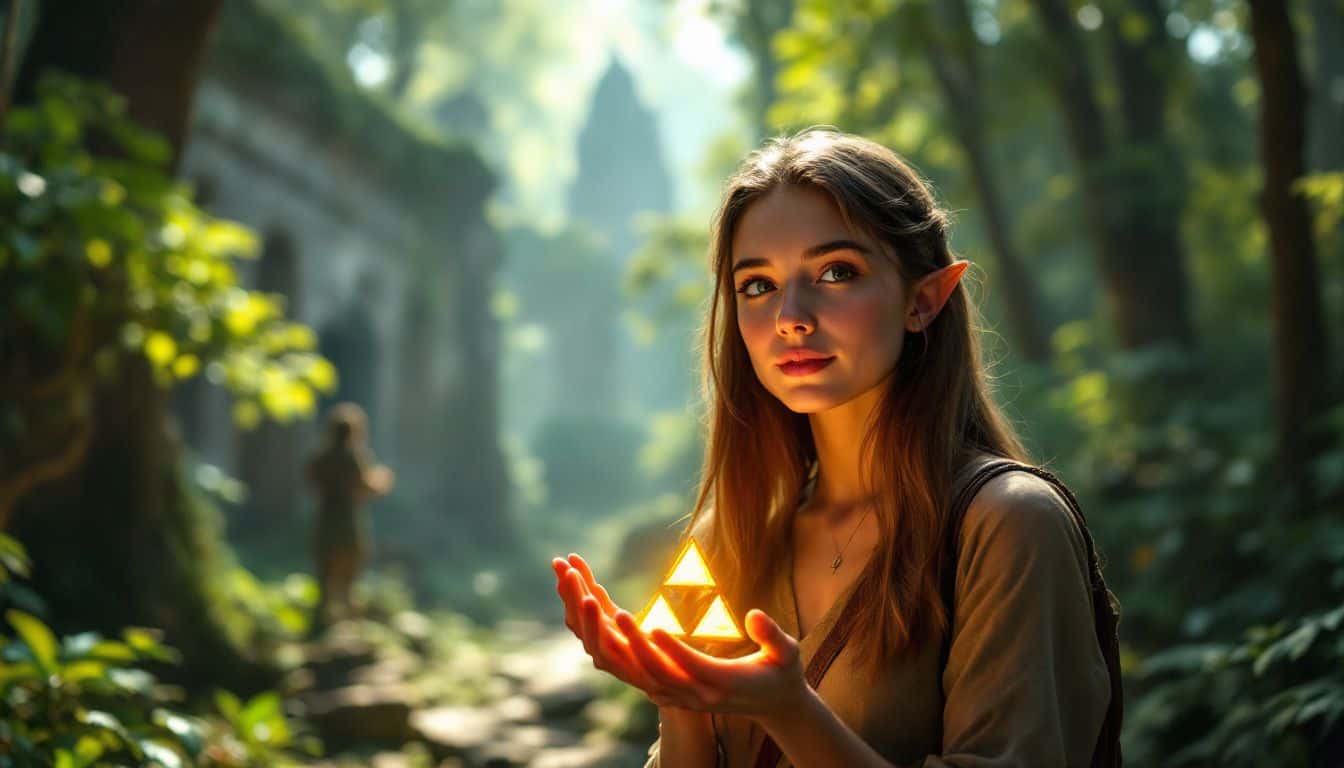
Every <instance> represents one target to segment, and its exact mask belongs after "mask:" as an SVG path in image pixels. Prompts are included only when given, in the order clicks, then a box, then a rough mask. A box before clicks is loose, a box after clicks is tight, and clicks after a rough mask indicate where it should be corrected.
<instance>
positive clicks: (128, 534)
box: [14, 0, 262, 689]
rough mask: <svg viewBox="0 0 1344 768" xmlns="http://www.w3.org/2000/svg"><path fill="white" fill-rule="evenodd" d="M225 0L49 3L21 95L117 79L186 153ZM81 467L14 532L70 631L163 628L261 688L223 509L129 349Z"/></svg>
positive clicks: (191, 677)
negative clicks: (186, 459) (228, 562)
mask: <svg viewBox="0 0 1344 768" xmlns="http://www.w3.org/2000/svg"><path fill="white" fill-rule="evenodd" d="M220 3H221V0H192V1H191V2H179V1H177V0H134V1H132V2H125V1H119V0H68V1H66V2H60V3H55V2H49V3H44V4H42V7H41V16H40V18H39V19H38V22H37V26H36V28H35V30H34V33H33V38H32V41H31V44H30V45H29V48H28V52H27V55H26V57H25V60H24V62H23V65H22V68H21V70H20V75H19V79H18V82H17V87H16V98H17V100H18V101H20V102H22V101H28V100H31V98H32V97H33V95H34V91H35V87H36V83H37V81H38V78H39V77H40V76H41V75H42V74H43V73H45V72H46V71H48V70H60V71H63V72H66V73H68V74H73V75H76V76H79V77H82V78H85V79H91V80H96V81H100V82H102V83H105V84H107V85H109V86H110V87H112V88H113V89H114V90H115V91H117V92H118V93H120V94H121V95H122V96H123V97H125V98H126V101H127V112H128V114H129V115H130V116H131V117H132V118H133V119H135V120H136V121H138V122H139V123H140V124H142V125H145V126H147V127H149V128H151V129H153V130H155V131H157V132H159V133H160V134H162V135H163V136H164V137H166V138H167V140H168V141H169V142H170V144H171V148H172V151H173V158H174V167H175V166H176V159H177V158H180V156H181V153H182V149H183V146H184V143H185V141H186V136H187V130H188V127H189V123H190V107H191V98H192V93H193V91H194V89H195V86H196V81H197V78H198V75H199V70H200V63H201V59H202V53H203V49H204V46H205V42H206V39H207V36H208V34H209V32H210V29H211V27H212V25H213V22H214V19H215V16H216V13H217V11H218V10H219V8H220ZM91 424H92V436H91V440H90V444H89V447H88V449H87V452H86V456H85V459H84V461H83V462H82V465H81V466H80V467H79V468H78V469H77V470H76V471H75V472H74V473H73V474H72V475H70V476H69V477H67V478H66V479H64V480H63V481H61V482H57V483H52V484H50V485H49V486H47V487H44V488H42V489H39V490H38V491H36V492H34V493H32V494H30V495H29V496H27V497H26V498H24V499H22V500H21V501H20V502H19V504H18V508H17V510H16V514H15V519H14V529H15V533H16V535H17V536H18V538H19V539H20V540H21V541H23V542H24V543H25V544H26V545H27V546H28V548H29V550H30V552H31V553H32V555H33V560H34V566H35V567H34V581H35V586H36V587H37V588H38V590H39V592H40V593H41V594H43V596H44V597H45V598H46V599H47V602H48V605H49V607H50V609H51V616H50V618H51V620H52V623H53V624H54V625H55V626H56V627H57V628H58V629H59V630H61V631H76V630H85V629H97V630H102V631H116V630H117V629H119V628H120V627H121V626H123V625H126V624H142V625H150V626H157V627H161V628H163V629H165V630H166V632H167V639H168V640H169V642H171V643H173V644H174V645H176V646H177V647H178V648H179V649H181V651H182V652H183V655H184V658H185V664H184V667H183V668H182V670H181V675H182V676H183V678H184V679H185V680H187V681H191V682H206V681H214V682H218V681H220V680H223V679H225V678H228V679H229V682H230V684H231V686H235V685H236V686H238V687H240V688H244V689H246V688H249V687H255V686H256V685H258V684H259V683H260V682H262V681H261V679H260V678H258V677H257V676H256V675H257V673H258V672H259V668H258V667H256V666H255V665H252V664H250V663H248V662H247V661H246V660H245V659H244V658H243V657H242V656H241V655H240V654H239V652H238V650H237V649H235V648H233V647H232V646H231V645H230V643H229V641H228V639H227V634H226V632H225V631H224V629H223V627H222V626H221V625H220V624H219V618H218V616H217V612H216V609H217V604H216V603H215V602H214V598H212V597H211V596H210V594H211V592H212V591H213V590H212V589H211V588H210V586H209V585H208V584H207V580H208V578H209V577H210V576H214V575H217V574H216V573H213V572H212V570H211V566H212V565H214V564H215V561H214V558H213V556H212V554H213V553H214V552H215V551H216V549H217V548H218V547H219V546H221V542H220V541H219V540H218V536H219V534H218V531H217V530H214V528H215V527H217V526H216V525H215V523H214V522H213V521H212V520H211V519H210V514H211V513H212V510H209V509H208V508H206V507H203V506H202V503H201V501H200V499H199V498H198V497H196V495H195V494H194V492H193V490H192V489H191V487H190V484H189V483H188V482H187V481H186V480H185V478H183V477H182V473H181V464H180V456H179V453H180V448H179V444H178V441H177V438H176V435H175V434H174V433H173V430H172V428H171V425H170V423H169V420H168V409H167V393H166V391H164V390H163V389H162V388H160V387H159V386H158V385H157V384H156V383H155V381H154V378H153V376H152V372H151V370H150V368H149V365H148V363H147V361H146V360H145V359H144V358H143V356H140V355H139V354H134V353H127V354H124V355H122V356H121V358H120V359H119V363H118V365H117V366H116V371H115V373H114V374H113V375H112V376H110V377H108V378H107V379H105V380H103V381H101V382H99V383H98V384H97V385H96V387H95V391H94V393H93V406H92V416H91Z"/></svg>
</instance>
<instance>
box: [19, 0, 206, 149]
mask: <svg viewBox="0 0 1344 768" xmlns="http://www.w3.org/2000/svg"><path fill="white" fill-rule="evenodd" d="M221 2H222V0H190V2H182V1H181V0H126V1H125V2H112V1H110V0H64V1H63V2H57V3H53V2H48V3H43V4H42V6H41V9H40V10H41V14H40V16H39V17H38V21H37V28H36V29H35V30H34V32H33V39H32V42H31V43H30V44H29V46H28V51H27V55H26V56H25V57H24V61H23V67H22V68H21V70H20V72H19V79H18V82H17V84H16V88H15V97H16V99H17V100H19V101H31V99H32V97H33V92H34V88H35V87H36V85H37V80H38V78H39V77H40V76H41V75H42V74H43V73H44V72H46V71H47V70H48V69H57V70H60V71H63V72H66V73H68V74H72V75H77V76H80V77H85V78H90V79H94V80H99V81H102V82H104V83H106V84H107V85H109V86H111V87H112V89H113V90H115V91H117V92H118V93H120V94H121V95H122V96H125V97H126V101H127V104H126V106H127V111H128V113H129V115H130V117H131V118H132V119H134V120H135V121H137V122H139V123H140V124H141V125H143V126H145V127H147V128H150V129H151V130H154V131H157V132H158V133H159V134H161V135H162V136H163V137H164V138H166V139H167V140H168V142H169V144H171V145H172V147H173V156H174V164H173V167H174V168H176V167H177V165H176V161H177V158H178V157H179V156H180V155H181V151H182V148H183V146H184V145H185V143H186V139H187V130H188V128H189V126H190V123H191V98H192V94H193V93H194V92H195V90H196V82H197V80H198V79H199V77H200V69H201V61H202V59H203V56H204V53H205V43H206V39H207V37H208V35H209V33H210V29H211V28H212V27H213V26H214V21H215V17H216V16H217V15H218V12H219V8H220V3H221Z"/></svg>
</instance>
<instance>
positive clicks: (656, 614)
mask: <svg viewBox="0 0 1344 768" xmlns="http://www.w3.org/2000/svg"><path fill="white" fill-rule="evenodd" d="M655 629H661V630H663V631H664V632H666V633H668V634H669V635H684V634H686V630H684V629H682V628H681V622H680V621H677V616H676V614H674V613H672V606H670V605H668V604H667V601H666V600H664V599H663V596H662V595H659V596H658V597H657V598H656V599H655V600H654V601H653V605H652V606H650V607H649V612H648V613H647V614H645V616H644V621H641V622H640V623H639V631H641V632H644V633H646V634H647V633H650V632H652V631H653V630H655Z"/></svg>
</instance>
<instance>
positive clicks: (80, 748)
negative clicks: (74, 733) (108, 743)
mask: <svg viewBox="0 0 1344 768" xmlns="http://www.w3.org/2000/svg"><path fill="white" fill-rule="evenodd" d="M104 751H105V748H104V747H103V742H101V741H99V740H98V739H96V738H94V737H92V736H81V737H80V738H79V741H77V742H75V757H76V758H78V764H79V765H80V766H86V765H92V764H93V763H94V762H95V761H97V760H98V758H100V757H102V756H103V752H104Z"/></svg>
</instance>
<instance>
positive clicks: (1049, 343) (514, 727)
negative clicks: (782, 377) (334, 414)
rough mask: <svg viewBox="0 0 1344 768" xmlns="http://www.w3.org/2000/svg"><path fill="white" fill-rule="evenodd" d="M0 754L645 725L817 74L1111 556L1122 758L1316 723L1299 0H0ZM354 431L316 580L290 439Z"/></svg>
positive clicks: (1343, 64)
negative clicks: (752, 213)
mask: <svg viewBox="0 0 1344 768" xmlns="http://www.w3.org/2000/svg"><path fill="white" fill-rule="evenodd" d="M0 6H2V8H0V18H3V20H4V30H5V36H4V38H3V39H4V45H3V51H4V54H3V60H0V86H2V87H3V95H0V121H2V122H0V223H2V224H0V531H3V534H0V604H2V607H3V609H4V614H5V621H4V622H3V624H0V766H30V765H32V766H67V765H68V766H83V765H94V764H118V765H140V764H159V765H164V766H174V765H190V764H196V765H300V764H301V765H316V764H324V765H346V764H354V765H364V764H373V765H381V766H385V767H387V766H397V765H438V764H446V765H471V766H475V765H540V766H548V765H549V766H570V765H573V766H579V765H585V766H596V765H639V764H642V757H641V756H642V754H643V750H644V748H645V747H646V746H647V744H648V743H649V742H650V741H652V739H653V738H654V736H655V735H656V713H655V712H653V710H652V709H651V707H650V705H648V703H647V702H644V701H642V699H641V697H640V696H638V694H635V693H633V692H632V691H629V690H623V689H622V687H621V686H620V685H618V684H614V683H612V682H611V681H610V680H609V679H604V678H602V677H601V676H599V675H596V674H595V673H594V672H593V671H592V670H591V669H586V668H585V667H588V662H587V660H586V657H584V656H583V654H582V651H581V649H578V648H577V643H576V642H575V641H573V639H572V638H570V637H568V636H567V634H566V633H565V632H564V630H563V627H561V626H560V622H561V618H562V617H561V613H560V606H559V602H558V600H556V599H555V596H554V592H553V589H552V586H553V577H552V574H551V572H550V568H549V565H548V562H549V559H550V557H551V556H552V555H556V554H564V553H567V552H571V551H578V552H582V553H584V554H585V556H587V557H588V558H589V560H590V561H591V562H594V563H595V565H596V567H597V569H598V576H599V578H601V579H603V580H604V581H607V582H609V583H610V584H611V585H612V586H613V589H614V592H615V594H616V596H617V598H618V601H619V602H621V603H622V604H624V605H626V606H627V607H629V608H631V609H638V608H639V607H641V605H642V604H643V601H644V600H645V598H646V596H647V595H648V594H649V589H650V587H651V585H652V580H653V579H654V578H656V576H655V574H656V572H658V571H659V570H660V569H661V568H662V566H663V565H665V564H666V561H667V560H668V558H670V556H671V555H672V551H671V550H672V547H673V546H674V544H675V539H676V535H677V533H678V529H679V523H680V521H681V519H682V517H683V516H684V515H685V514H686V513H687V511H688V510H689V505H690V503H691V501H692V492H693V490H694V488H695V486H696V481H697V475H698V471H699V461H700V452H701V448H702V435H701V418H702V416H703V410H702V407H701V401H700V391H699V380H698V374H697V365H698V360H699V358H698V352H697V350H696V348H695V344H696V336H695V334H696V330H697V328H698V324H699V323H700V320H701V317H702V313H703V308H704V302H705V300H706V298H707V295H708V288H709V284H710V283H709V279H708V275H707V271H706V267H705V251H706V247H707V236H708V229H709V218H710V215H711V214H712V212H713V208H714V205H715V203H716V202H717V196H718V191H719V188H720V185H721V184H722V182H723V180H724V179H725V178H726V176H727V175H728V174H729V173H730V172H731V170H732V168H733V167H734V166H735V164H736V162H737V161H738V160H739V159H740V158H741V156H742V155H743V154H744V153H745V152H746V151H748V150H749V149H750V148H751V147H753V146H755V145H756V144H757V143H758V142H759V141H760V140H761V139H763V138H764V137H767V136H771V135H776V134H778V133H781V132H788V131H793V130H796V129H799V128H802V127H806V126H809V125H814V124H832V125H836V126H839V127H840V128H842V129H844V130H848V131H852V132H856V133H861V134H863V135H866V136H869V137H871V138H873V139H876V140H878V141H881V142H883V143H885V144H887V145H888V146H890V147H892V148H893V149H895V150H897V151H898V152H900V153H902V154H903V155H904V156H906V157H907V158H909V159H910V160H911V162H913V163H914V164H915V165H916V166H917V167H918V168H919V169H920V171H921V172H922V173H923V174H925V175H926V176H927V178H929V180H930V181H931V182H932V183H933V185H934V186H935V188H936V190H937V191H938V194H939V196H940V198H941V199H942V200H943V201H945V203H946V204H947V205H948V206H949V207H950V208H951V209H952V210H953V211H954V212H955V213H956V219H957V224H956V226H955V228H954V235H953V237H954V243H953V245H954V248H955V250H956V251H957V253H958V254H959V255H961V256H962V257H964V258H968V259H970V260H971V261H972V262H973V263H974V265H975V269H974V270H973V272H972V275H971V277H972V278H973V279H972V280H971V281H969V282H970V286H971V289H972V291H973V293H974V294H975V296H976V298H977V300H978V301H979V303H980V305H981V307H982V309H983V311H984V313H985V319H986V327H985V329H984V332H985V341H986V345H987V349H988V352H989V355H990V357H991V359H992V361H993V372H994V376H995V383H996V391H997V396H998V397H999V399H1000V402H1001V403H1002V404H1003V405H1004V407H1005V408H1006V409H1007V410H1008V412H1009V413H1010V414H1011V415H1012V417H1013V418H1014V419H1015V421H1016V422H1017V423H1018V425H1019V426H1020V428H1021V430H1022V432H1023V433H1024V435H1025V436H1026V438H1027V440H1028V442H1029V444H1030V446H1031V449H1032V451H1033V453H1034V455H1035V457H1036V458H1037V459H1038V460H1039V461H1040V462H1041V463H1043V464H1045V465H1046V466H1048V467H1050V468H1052V469H1053V470H1055V471H1056V472H1057V473H1059V474H1060V475H1061V476H1062V477H1063V478H1064V479H1065V480H1066V481H1067V482H1068V483H1069V484H1070V485H1071V487H1073V488H1074V489H1075V491H1076V492H1077V493H1078V495H1079V496H1080V498H1081V499H1082V501H1083V507H1084V511H1085V512H1086V513H1087V515H1088V517H1089V522H1090V526H1091V527H1092V529H1093V532H1094V536H1095V537H1096V539H1097V541H1098V546H1099V549H1100V551H1101V553H1102V555H1103V558H1104V560H1105V563H1106V566H1105V572H1106V576H1107V579H1108V581H1109V583H1110V585H1111V587H1112V589H1113V590H1114V591H1115V592H1116V593H1117V595H1118V596H1119V598H1120V601H1121V603H1122V605H1123V619H1122V623H1121V641H1122V647H1123V652H1124V672H1125V685H1126V709H1127V717H1126V722H1125V732H1124V741H1125V753H1126V757H1127V758H1128V760H1129V762H1130V763H1131V764H1133V765H1172V766H1184V765H1220V766H1230V765H1269V764H1272V765H1281V766H1299V765H1300V766H1307V765H1313V766H1315V765H1322V766H1324V765H1340V764H1344V722H1341V719H1340V716H1341V714H1344V672H1342V671H1341V670H1344V627H1341V623H1344V523H1342V522H1341V519H1344V440H1341V437H1342V436H1344V398H1342V397H1341V393H1342V392H1344V376H1342V375H1341V366H1342V365H1344V363H1342V362H1341V360H1342V359H1344V354H1342V353H1344V349H1341V334H1340V333H1339V330H1338V329H1339V328H1341V327H1344V322H1341V321H1344V233H1342V232H1341V220H1342V219H1344V2H1341V1H1340V0H1291V1H1289V2H1274V1H1272V0H1263V1H1261V0H1255V1H1254V2H1241V1H1240V0H1185V1H1182V2H1178V1H1177V0H831V1H822V0H770V1H761V0H575V1H574V2H568V3H543V2H538V1H537V0H503V1H502V2H486V1H485V0H290V1H289V2H281V1H280V0H230V1H229V2H223V1H222V0H192V2H184V3H171V4H165V3H156V2H152V1H151V0H130V1H129V2H127V1H123V2H111V1H110V0H80V1H79V2H74V1H73V0H70V1H67V2H54V0H6V2H4V3H3V4H0ZM338 401H352V402H356V403H358V404H360V405H361V406H363V407H364V409H365V410H366V411H367V412H368V414H369V418H370V438H371V439H370V442H371V447H372V449H373V451H374V452H375V453H376V454H377V455H378V457H379V459H380V460H382V461H384V462H386V463H387V464H389V465H390V466H392V467H393V468H394V469H396V471H397V473H398V483H397V486H396V489H395V491H394V492H393V493H392V494H391V495H390V496H388V497H386V498H384V499H380V500H377V501H374V502H372V503H371V504H370V512H371V519H372V525H373V553H372V561H371V563H370V564H369V568H368V569H367V570H366V572H365V573H364V576H363V578H362V579H361V582H360V584H359V598H360V602H361V603H362V605H363V610H362V616H361V617H360V618H359V619H357V620H352V621H347V622H341V623H339V624H337V625H334V626H331V627H326V628H318V627H314V626H313V625H312V623H311V619H310V617H311V614H312V611H313V607H314V605H315V603H316V600H317V596H316V591H317V588H316V585H315V583H314V581H313V578H312V576H311V575H310V574H311V573H312V571H313V563H312V555H311V552H312V547H311V530H310V528H311V526H312V525H313V515H314V510H313V500H312V499H311V497H309V496H308V495H307V493H306V491H305V488H304V485H303V482H302V480H303V466H304V463H305V461H306V460H307V458H308V457H309V456H310V455H311V453H312V451H313V450H314V449H315V448H316V446H317V444H318V441H319V438H320V432H321V428H322V427H321V419H320V416H321V415H322V414H323V412H324V411H325V410H326V408H327V407H329V406H330V405H332V404H334V403H335V402H338Z"/></svg>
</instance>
